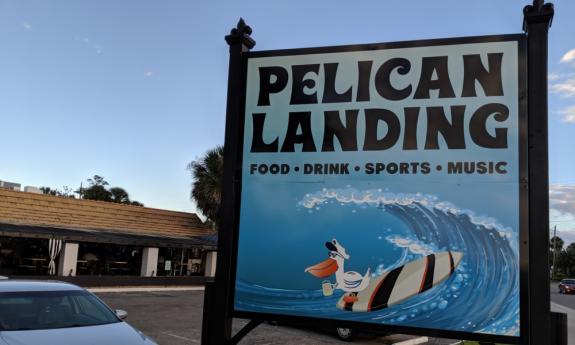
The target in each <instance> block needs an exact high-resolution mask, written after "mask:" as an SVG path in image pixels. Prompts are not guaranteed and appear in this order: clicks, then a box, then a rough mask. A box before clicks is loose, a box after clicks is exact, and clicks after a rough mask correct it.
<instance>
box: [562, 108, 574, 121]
mask: <svg viewBox="0 0 575 345" xmlns="http://www.w3.org/2000/svg"><path fill="white" fill-rule="evenodd" d="M559 115H561V122H568V123H575V106H570V107H567V108H563V109H561V110H560V111H559Z"/></svg>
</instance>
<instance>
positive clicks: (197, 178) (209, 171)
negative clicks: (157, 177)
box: [188, 146, 224, 227]
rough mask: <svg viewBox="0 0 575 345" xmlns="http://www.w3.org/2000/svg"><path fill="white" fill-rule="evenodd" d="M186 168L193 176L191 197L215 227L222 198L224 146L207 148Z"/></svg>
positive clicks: (217, 222) (217, 223)
mask: <svg viewBox="0 0 575 345" xmlns="http://www.w3.org/2000/svg"><path fill="white" fill-rule="evenodd" d="M188 170H190V172H191V173H192V178H193V182H192V193H191V198H192V199H193V200H194V201H195V202H196V205H197V207H198V209H199V210H200V211H201V212H202V213H203V214H204V215H205V216H206V217H207V218H208V219H209V220H210V221H211V222H213V223H214V224H215V225H216V227H217V226H218V225H219V221H220V219H219V216H218V215H219V211H220V203H221V200H222V188H221V182H222V177H223V175H224V147H223V146H218V147H216V148H214V149H212V150H209V151H208V152H206V154H205V155H204V156H203V157H201V158H200V159H197V160H195V161H193V162H191V163H190V164H188Z"/></svg>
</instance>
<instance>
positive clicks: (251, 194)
mask: <svg viewBox="0 0 575 345" xmlns="http://www.w3.org/2000/svg"><path fill="white" fill-rule="evenodd" d="M244 55H245V59H244V62H245V90H244V92H245V95H244V99H243V100H244V112H243V116H244V118H243V119H242V120H241V122H242V126H243V129H241V131H242V133H241V134H240V138H241V140H242V143H243V147H242V158H241V167H242V172H241V197H240V203H239V222H238V228H237V229H236V231H237V237H238V248H237V266H236V271H235V277H236V280H235V293H234V314H235V315H236V316H244V317H245V316H247V317H253V318H257V317H258V316H259V317H260V318H265V317H269V318H273V317H280V318H281V317H282V316H284V317H300V318H313V319H321V320H324V321H325V320H333V321H334V324H337V322H336V321H338V322H344V323H345V324H347V325H350V324H352V325H357V326H365V327H369V326H370V325H371V326H374V325H377V327H379V328H380V329H387V330H396V331H403V332H405V333H418V332H419V333H422V334H423V333H424V332H429V331H430V330H432V332H433V334H437V335H456V336H460V335H463V336H465V337H466V338H468V339H473V338H474V337H475V338H481V337H482V336H483V339H485V335H489V336H494V337H493V338H492V339H498V340H501V341H503V340H504V341H505V342H510V343H518V342H519V339H520V337H521V335H522V334H521V333H522V330H524V329H525V328H524V327H526V324H525V322H526V318H525V317H522V315H524V314H523V313H525V312H526V311H525V310H522V309H521V308H520V299H521V298H522V297H521V296H523V295H522V294H523V291H525V289H526V286H523V285H521V284H520V282H521V281H522V280H523V278H524V277H523V276H522V275H521V273H520V272H521V271H522V269H523V268H525V267H520V262H521V260H520V259H521V258H524V255H526V254H525V253H523V251H522V250H521V251H520V243H521V241H522V240H523V239H524V238H525V236H527V221H526V217H527V214H526V198H527V194H526V191H525V189H524V188H521V184H520V181H521V179H524V178H525V176H526V173H527V162H526V155H527V153H526V152H527V151H526V133H527V132H526V131H527V124H526V120H527V113H526V109H527V108H526V98H525V91H526V79H525V78H526V61H525V59H526V58H525V36H524V35H506V36H490V37H471V38H457V39H443V40H430V41H415V42H399V43H386V44H373V45H359V46H344V47H330V48H316V49H313V48H312V49H298V50H283V51H263V52H246V53H245V54H244ZM242 126H240V128H241V127H242ZM523 262H524V260H523ZM520 278H521V279H520Z"/></svg>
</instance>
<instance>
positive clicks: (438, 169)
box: [435, 165, 443, 171]
mask: <svg viewBox="0 0 575 345" xmlns="http://www.w3.org/2000/svg"><path fill="white" fill-rule="evenodd" d="M435 169H436V170H437V171H441V169H443V167H442V166H441V165H438V166H436V167H435Z"/></svg>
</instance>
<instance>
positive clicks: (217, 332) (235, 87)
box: [202, 19, 256, 345]
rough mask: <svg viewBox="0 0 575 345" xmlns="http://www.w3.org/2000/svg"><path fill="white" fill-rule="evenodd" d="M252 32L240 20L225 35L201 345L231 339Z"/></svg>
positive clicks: (218, 344)
mask: <svg viewBox="0 0 575 345" xmlns="http://www.w3.org/2000/svg"><path fill="white" fill-rule="evenodd" d="M251 33H252V29H251V28H250V27H249V26H247V25H246V23H245V22H244V20H243V19H240V21H239V22H238V25H237V27H235V28H234V29H232V30H231V32H230V34H229V35H227V36H226V42H227V43H228V44H229V46H230V62H229V70H228V98H227V108H226V136H225V142H224V177H223V180H222V184H221V186H222V201H221V207H220V226H219V229H218V257H217V263H216V280H215V284H208V285H206V289H211V291H210V292H208V291H206V298H204V320H203V326H202V344H203V345H225V344H227V343H229V342H230V340H231V332H232V316H231V315H232V308H233V300H232V298H233V295H232V291H233V287H234V284H235V277H234V276H233V274H232V270H233V267H234V262H233V260H234V259H235V256H236V254H235V253H236V250H237V246H236V245H235V242H236V239H235V238H234V236H235V226H236V222H237V220H238V214H237V212H236V205H237V202H239V200H238V198H239V193H238V187H239V184H240V183H241V181H240V176H241V174H240V173H241V168H242V167H241V166H239V165H238V162H239V161H240V160H239V159H238V157H239V154H241V150H242V144H241V141H240V135H239V134H240V133H239V129H240V126H243V124H242V123H240V119H241V118H242V116H241V110H242V90H243V87H244V86H243V85H242V82H243V75H244V70H243V69H244V67H243V63H242V53H244V52H247V51H249V50H250V49H251V48H253V47H254V46H255V44H256V42H255V41H254V40H253V39H252V38H251V37H250V34H251Z"/></svg>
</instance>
